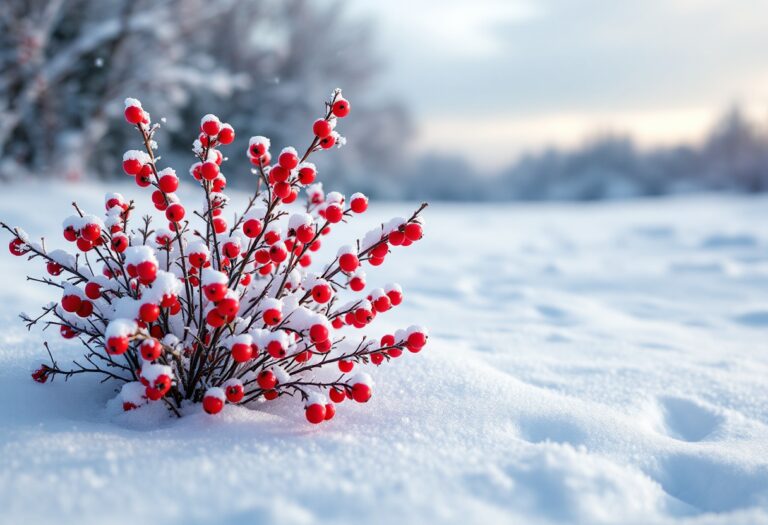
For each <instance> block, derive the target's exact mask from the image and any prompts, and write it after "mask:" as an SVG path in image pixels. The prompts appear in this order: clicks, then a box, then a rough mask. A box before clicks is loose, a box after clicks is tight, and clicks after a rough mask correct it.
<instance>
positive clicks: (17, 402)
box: [0, 183, 768, 525]
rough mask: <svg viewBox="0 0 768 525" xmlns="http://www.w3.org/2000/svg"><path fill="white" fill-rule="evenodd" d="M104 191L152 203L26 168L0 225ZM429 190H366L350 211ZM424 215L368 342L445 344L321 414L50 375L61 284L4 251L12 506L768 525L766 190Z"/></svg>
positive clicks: (61, 513) (40, 517)
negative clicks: (414, 328) (417, 337)
mask: <svg viewBox="0 0 768 525" xmlns="http://www.w3.org/2000/svg"><path fill="white" fill-rule="evenodd" d="M108 190H117V191H120V192H121V193H123V194H124V195H125V196H126V198H127V199H132V198H133V199H137V200H139V201H141V202H144V203H148V201H149V194H148V193H144V194H143V195H142V190H139V189H137V188H135V187H131V186H129V185H118V187H113V188H105V187H100V186H98V185H89V186H64V185H57V184H45V185H43V184H36V183H26V184H25V185H24V186H23V187H22V186H11V187H8V188H6V189H5V191H4V193H3V197H2V201H1V202H0V218H2V219H3V220H5V221H7V222H9V223H10V224H11V225H19V226H23V227H24V228H25V229H26V231H28V232H30V235H31V237H32V238H39V237H40V236H41V235H47V236H48V238H49V241H48V246H49V248H51V249H54V248H62V247H64V246H65V245H66V244H67V243H66V241H64V239H63V238H62V236H61V227H60V224H61V219H62V218H64V217H66V216H67V215H69V214H70V211H69V209H68V208H69V206H70V205H69V203H70V202H71V201H72V200H73V199H77V200H78V203H79V204H80V205H81V207H83V209H85V210H88V211H90V212H95V213H100V212H101V210H102V209H103V195H104V193H105V191H108ZM191 191H194V190H192V189H191V188H186V187H182V188H180V194H182V195H183V196H184V199H185V201H187V202H191V201H189V200H188V198H191V197H189V196H190V192H191ZM244 201H245V196H244V195H238V194H233V204H235V205H236V206H235V208H236V207H237V206H242V204H243V203H244ZM29 202H37V203H44V208H45V209H46V213H45V214H38V213H34V212H31V211H29V206H28V203H29ZM38 207H39V206H38ZM415 207H416V205H415V204H408V203H406V204H397V205H395V204H380V203H378V202H375V201H372V203H371V206H370V209H369V211H368V212H367V213H365V214H363V215H362V216H359V217H354V218H353V219H352V222H351V224H350V225H347V226H342V227H339V228H337V229H338V230H343V231H345V232H348V233H349V234H351V233H355V234H357V235H364V233H365V232H366V231H368V230H370V229H371V228H374V227H376V226H377V224H378V223H377V222H376V219H383V220H387V218H388V217H392V216H398V215H403V216H407V215H409V214H410V212H411V211H412V210H413V209H415ZM239 209H240V210H242V208H239ZM141 211H142V212H143V210H141ZM231 213H232V207H230V209H229V210H228V211H227V217H231ZM425 213H426V214H427V224H428V225H429V226H428V227H426V228H425V236H424V239H423V240H421V241H419V242H417V243H415V244H414V245H413V246H411V247H409V248H402V247H395V248H393V253H391V254H390V255H389V256H388V257H387V262H386V264H385V265H384V266H381V267H376V268H374V267H370V266H367V265H366V268H365V270H366V272H367V274H368V276H367V281H368V289H373V288H377V287H381V286H383V285H384V284H385V283H387V282H391V281H397V282H399V283H401V284H402V286H403V290H404V301H403V304H402V305H400V306H398V307H395V308H393V309H392V310H391V311H389V312H386V313H385V314H381V315H379V316H378V317H377V319H376V321H375V323H374V325H373V328H372V330H371V333H372V335H375V336H377V337H378V336H380V335H382V334H384V333H386V332H394V330H396V329H406V328H407V327H408V326H410V325H412V324H414V323H418V324H420V325H423V326H425V327H427V328H428V329H429V333H430V339H429V342H428V344H427V346H426V348H425V349H424V350H423V351H422V352H421V353H419V354H410V353H409V352H406V353H405V355H403V356H402V357H400V358H398V359H396V360H394V361H392V362H390V363H385V364H383V365H382V366H381V367H378V368H376V367H365V368H360V367H356V369H355V373H357V372H363V371H364V372H367V373H370V374H371V376H372V377H373V380H374V381H375V387H374V388H373V397H372V399H371V401H370V402H369V403H367V404H365V405H360V404H356V403H354V402H352V401H345V402H344V403H342V404H340V405H339V406H338V407H337V408H338V409H337V414H336V417H335V418H334V419H333V420H332V421H330V422H326V423H324V424H321V425H310V424H308V423H307V422H306V421H305V419H304V411H303V407H302V406H301V402H300V401H299V400H297V399H290V398H289V399H282V398H281V399H280V400H278V401H275V402H269V403H257V404H256V405H255V406H253V407H252V408H254V410H249V409H246V408H244V407H240V406H232V405H227V406H226V407H225V408H224V410H223V412H222V413H221V414H218V415H217V416H208V415H207V414H205V413H203V411H202V408H201V407H199V406H198V407H194V408H192V409H189V410H188V411H187V412H188V414H187V415H186V416H185V417H183V418H182V419H175V418H169V417H167V415H166V412H165V409H164V408H163V407H162V405H161V404H159V403H155V404H150V405H148V406H145V407H142V408H140V409H138V410H133V411H130V412H125V413H124V412H122V410H121V401H120V398H119V397H118V396H117V393H118V391H119V388H120V387H119V385H115V384H100V383H99V382H98V378H96V377H93V378H87V377H78V376H75V377H73V378H71V379H70V380H69V381H68V382H67V383H65V382H64V381H61V380H57V381H55V382H53V383H47V384H44V385H41V384H37V383H35V382H33V381H32V380H31V379H30V373H31V372H32V371H33V370H34V369H35V368H37V366H38V365H39V363H41V362H44V361H45V360H46V355H45V350H44V348H43V346H42V342H43V341H44V340H47V341H49V342H50V345H51V350H52V352H53V353H54V355H55V356H56V358H57V360H58V361H59V363H60V364H65V363H67V361H68V360H69V359H72V358H75V357H78V355H79V348H78V346H77V344H76V343H75V342H72V341H64V340H63V339H61V338H60V337H59V336H58V331H57V330H48V331H45V332H40V331H35V330H33V331H32V332H27V331H26V329H25V328H24V326H23V324H22V323H21V322H20V320H18V319H17V318H16V314H17V313H18V312H20V311H26V312H29V313H30V314H33V313H34V312H36V311H38V310H37V309H38V308H39V306H40V305H43V304H46V303H47V302H48V301H50V300H52V299H58V295H57V294H56V293H54V291H53V290H51V289H47V288H46V287H44V286H37V285H35V283H31V282H26V281H25V280H24V278H23V276H24V275H25V274H26V273H27V271H29V272H30V273H32V274H33V275H36V276H40V275H41V274H42V272H44V264H43V263H42V262H36V263H32V264H31V265H30V263H27V262H26V260H25V259H26V258H21V257H12V256H11V255H10V254H8V253H7V252H6V253H3V254H2V255H1V256H0V275H3V276H4V278H3V283H4V285H3V286H2V287H0V299H2V301H1V302H0V304H1V305H2V306H1V307H0V320H2V322H3V326H4V330H3V331H2V332H0V397H1V398H2V403H0V509H2V510H0V523H3V524H6V523H8V524H11V523H13V524H18V523H24V524H37V523H58V524H60V525H66V524H74V523H77V524H79V525H90V524H100V525H103V524H129V523H130V524H135V523H150V522H152V523H164V524H166V525H171V524H185V525H188V524H207V523H216V524H239V523H262V522H265V523H266V522H280V523H327V524H335V525H336V524H355V525H359V524H361V523H372V524H379V523H381V524H384V523H399V524H411V523H413V524H423V523H461V524H467V523H484V524H485V523H526V524H549V523H621V524H657V523H658V524H667V523H674V524H678V523H685V524H723V525H726V524H727V525H733V524H745V525H746V524H759V523H768V198H765V197H760V198H746V197H722V196H720V197H716V196H700V197H686V198H670V199H664V200H647V201H631V202H626V203H607V204H589V205H577V204H541V205H530V204H509V205H488V204H484V205H482V206H480V205H434V206H430V207H429V208H428V209H427V210H426V212H425ZM139 216H140V213H138V212H137V213H136V214H135V218H138V217H139ZM335 233H338V232H335ZM7 241H8V237H7V236H3V242H4V243H6V244H7ZM350 242H352V238H350V237H349V236H348V235H339V234H335V235H334V234H332V235H331V236H330V237H328V238H324V242H323V249H322V250H321V252H320V253H319V254H316V255H315V256H313V258H314V259H315V260H316V261H318V262H321V261H323V259H324V257H322V254H324V255H325V256H326V257H327V258H329V259H330V258H332V257H333V256H334V254H335V253H336V250H337V249H338V246H340V245H342V244H349V243H350Z"/></svg>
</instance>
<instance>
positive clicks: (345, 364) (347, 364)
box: [339, 359, 355, 374]
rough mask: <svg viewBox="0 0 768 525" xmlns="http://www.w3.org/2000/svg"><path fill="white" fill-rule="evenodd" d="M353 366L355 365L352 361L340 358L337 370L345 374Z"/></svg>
mask: <svg viewBox="0 0 768 525" xmlns="http://www.w3.org/2000/svg"><path fill="white" fill-rule="evenodd" d="M354 367H355V363H354V361H347V360H345V359H341V360H340V361H339V370H341V371H342V372H343V373H345V374H348V373H350V372H351V371H352V369H353V368H354Z"/></svg>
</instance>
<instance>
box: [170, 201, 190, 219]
mask: <svg viewBox="0 0 768 525" xmlns="http://www.w3.org/2000/svg"><path fill="white" fill-rule="evenodd" d="M185 214H186V211H185V210H184V206H182V205H181V204H179V203H178V202H176V203H174V204H171V205H170V206H168V209H167V210H165V218H166V219H168V220H169V221H171V222H179V221H181V220H182V219H183V218H184V215H185Z"/></svg>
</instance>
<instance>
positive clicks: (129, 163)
mask: <svg viewBox="0 0 768 525" xmlns="http://www.w3.org/2000/svg"><path fill="white" fill-rule="evenodd" d="M143 166H144V165H143V164H142V163H141V161H140V160H139V159H125V160H124V161H123V171H124V172H125V173H126V174H128V175H138V174H139V173H141V168H142V167H143Z"/></svg>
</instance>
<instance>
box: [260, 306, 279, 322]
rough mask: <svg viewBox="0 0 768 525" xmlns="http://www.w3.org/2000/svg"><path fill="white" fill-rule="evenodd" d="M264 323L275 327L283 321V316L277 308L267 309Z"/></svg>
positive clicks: (264, 314)
mask: <svg viewBox="0 0 768 525" xmlns="http://www.w3.org/2000/svg"><path fill="white" fill-rule="evenodd" d="M262 318H263V319H264V323H265V324H266V325H268V326H274V325H276V324H278V323H279V322H280V321H282V320H283V314H282V312H281V311H280V310H278V309H277V308H267V309H266V310H264V313H263V314H262Z"/></svg>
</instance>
